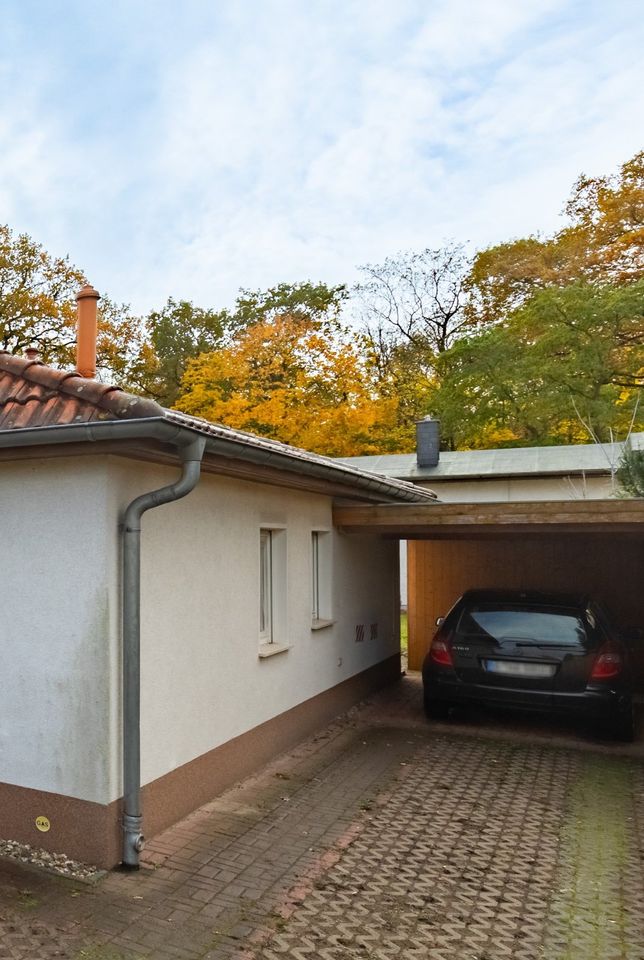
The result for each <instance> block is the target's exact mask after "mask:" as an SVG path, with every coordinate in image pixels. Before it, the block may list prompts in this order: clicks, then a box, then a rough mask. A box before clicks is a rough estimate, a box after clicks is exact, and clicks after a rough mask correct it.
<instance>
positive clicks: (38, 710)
mask: <svg viewBox="0 0 644 960" xmlns="http://www.w3.org/2000/svg"><path fill="white" fill-rule="evenodd" d="M97 299H98V294H97V293H96V291H95V290H93V289H92V288H91V287H85V288H84V289H83V290H82V291H81V292H80V293H79V295H78V302H79V321H78V369H77V370H76V371H73V372H64V371H60V370H56V369H53V368H51V367H48V366H46V365H44V364H43V363H41V362H40V361H39V360H38V359H37V357H36V355H35V352H34V351H31V352H30V353H29V355H28V356H27V357H26V358H23V357H16V356H11V355H9V354H7V353H0V529H1V530H2V544H3V550H4V563H3V576H2V608H3V610H2V612H3V616H2V626H1V636H2V651H3V657H2V662H3V670H2V700H1V703H2V706H1V715H0V717H1V719H0V780H1V781H2V782H0V836H2V837H4V838H11V839H16V840H20V841H22V842H28V843H30V844H33V845H36V846H41V847H45V848H46V849H49V850H56V851H65V852H67V853H68V854H69V855H70V856H72V857H75V858H77V859H81V860H85V861H88V862H93V863H96V864H99V865H101V866H105V867H109V866H112V865H114V864H116V863H118V862H120V861H123V862H124V863H125V864H126V865H128V866H132V867H136V866H137V864H138V854H139V851H140V849H141V846H142V843H143V834H144V833H145V834H147V835H154V834H155V833H157V832H159V831H160V830H162V829H164V828H165V827H166V826H168V825H169V824H170V823H172V822H174V821H176V820H177V819H179V818H180V817H182V816H184V815H186V814H187V813H189V812H190V811H191V810H193V809H195V808H196V807H197V806H199V805H200V804H202V803H204V802H205V801H206V800H208V799H209V798H211V797H212V796H214V795H215V794H216V793H217V792H218V791H221V790H222V789H223V788H225V787H226V786H228V785H230V784H231V783H233V782H234V781H236V780H238V779H239V778H241V777H242V776H244V775H246V774H248V773H249V772H250V771H252V770H253V769H254V768H256V767H257V766H258V765H259V764H261V763H262V762H265V761H266V760H267V759H269V758H270V757H272V756H274V755H276V754H277V753H279V752H280V751H283V750H285V749H287V748H288V747H289V746H291V745H292V744H294V743H295V742H297V741H299V740H300V739H302V738H303V737H305V736H307V735H308V734H309V733H310V732H311V731H313V730H314V729H315V728H316V727H317V726H318V725H320V724H322V723H323V722H325V721H326V720H327V719H329V718H331V717H332V716H334V715H337V713H339V712H341V711H342V710H343V709H345V708H347V707H348V706H349V705H350V704H352V703H353V702H355V701H356V700H358V699H360V698H361V697H362V696H364V695H366V694H367V693H368V692H369V691H371V690H373V689H374V688H376V687H378V686H379V685H382V684H383V683H386V682H387V681H388V680H390V679H391V678H394V677H395V676H397V675H398V674H399V672H400V665H399V632H398V631H399V627H398V611H399V598H398V545H397V543H396V541H393V540H392V541H388V540H385V539H382V538H380V537H379V536H378V535H372V534H371V533H370V532H368V531H364V532H363V533H361V534H359V535H357V536H353V535H352V536H347V535H345V534H343V533H342V532H341V531H340V530H338V529H337V528H336V527H335V526H334V522H333V509H334V506H336V505H338V504H351V503H354V504H369V503H376V504H380V503H389V504H402V503H417V504H420V503H427V504H430V505H431V504H433V503H435V496H434V494H433V493H431V492H430V491H427V490H425V489H422V488H419V487H417V486H415V485H413V484H409V483H407V482H405V481H400V480H396V479H391V478H385V477H382V478H380V477H376V476H374V475H373V474H372V473H368V472H365V471H364V470H361V469H358V468H356V467H352V466H347V465H344V464H341V463H338V462H336V461H333V460H330V459H327V458H325V457H321V456H317V455H314V454H311V453H308V452H306V451H303V450H298V449H294V448H292V447H289V446H286V445H284V444H281V443H277V442H272V441H269V440H266V439H262V438H259V437H255V436H251V435H249V434H246V433H242V432H239V431H237V430H231V429H228V428H226V427H224V426H221V425H219V424H213V423H209V422H207V421H205V420H200V419H197V418H194V417H189V416H185V415H183V414H180V413H177V412H175V411H170V410H166V409H163V408H162V407H160V406H159V405H158V404H156V403H154V402H153V401H151V400H147V399H143V398H140V397H135V396H133V395H130V394H128V393H126V392H124V391H123V390H120V389H119V388H117V387H114V386H110V385H106V384H103V383H100V382H98V381H97V380H96V379H94V374H95V337H96V301H97Z"/></svg>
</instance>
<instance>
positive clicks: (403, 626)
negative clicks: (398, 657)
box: [400, 610, 407, 653]
mask: <svg viewBox="0 0 644 960" xmlns="http://www.w3.org/2000/svg"><path fill="white" fill-rule="evenodd" d="M400 649H401V651H402V652H403V653H407V611H406V610H401V612H400Z"/></svg>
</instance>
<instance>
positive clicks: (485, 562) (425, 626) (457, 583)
mask: <svg viewBox="0 0 644 960" xmlns="http://www.w3.org/2000/svg"><path fill="white" fill-rule="evenodd" d="M334 523H335V524H336V525H337V526H338V527H340V528H341V529H342V530H343V531H345V532H346V533H347V534H349V535H350V534H352V533H360V532H364V531H365V530H367V529H368V530H370V531H371V532H373V531H377V532H379V533H380V534H381V535H382V536H383V537H391V538H396V539H401V540H407V541H408V612H409V668H410V669H412V670H419V669H420V667H421V665H422V661H423V657H424V656H425V653H426V652H427V650H428V648H429V644H430V641H431V638H432V636H433V633H434V630H435V623H436V618H437V617H439V616H443V615H444V614H445V613H446V612H447V610H448V609H449V608H450V607H451V606H452V604H453V603H454V602H455V600H456V599H458V597H459V596H460V595H461V594H462V593H463V592H464V591H465V590H467V589H474V588H487V587H499V588H511V589H525V590H530V589H532V590H543V591H557V592H566V593H578V594H589V595H592V596H594V597H596V598H597V599H598V600H599V601H600V602H601V603H602V604H603V605H604V606H605V607H606V608H607V609H608V610H609V612H610V613H611V614H612V616H613V618H614V620H615V622H616V623H617V624H618V626H619V627H620V628H621V629H622V631H623V632H624V633H625V634H626V635H629V636H634V635H636V633H637V631H638V630H641V628H642V626H644V500H620V499H616V500H568V501H565V502H551V501H534V502H522V503H520V502H505V503H441V502H436V503H428V504H404V505H382V506H353V505H339V506H336V508H335V511H334ZM643 647H644V643H642V642H641V641H640V644H639V645H636V646H635V648H634V658H633V669H634V671H635V674H636V677H635V681H636V685H637V687H638V688H639V689H644V652H643V649H642V648H643Z"/></svg>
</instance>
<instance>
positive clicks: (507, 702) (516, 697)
mask: <svg viewBox="0 0 644 960" xmlns="http://www.w3.org/2000/svg"><path fill="white" fill-rule="evenodd" d="M423 682H424V688H425V695H426V697H427V698H428V699H431V700H435V701H443V702H448V703H453V704H457V703H462V702H468V703H477V704H481V705H484V706H490V707H505V708H508V709H512V710H529V711H534V712H537V713H559V714H577V715H579V716H584V717H588V718H596V719H598V720H601V719H608V718H611V717H614V716H615V714H616V713H619V712H620V711H621V710H627V709H628V708H629V706H630V702H631V698H630V694H629V693H628V692H627V691H625V690H622V689H616V688H614V687H610V686H608V685H607V686H605V687H602V686H599V685H597V686H589V687H586V689H585V690H582V691H580V692H578V693H570V692H559V691H553V690H525V689H519V688H515V687H507V686H503V687H501V686H494V685H492V684H485V685H483V684H473V683H463V682H462V681H460V680H459V679H458V678H457V677H453V676H451V677H450V676H441V675H437V676H434V675H431V676H429V677H427V678H424V681H423Z"/></svg>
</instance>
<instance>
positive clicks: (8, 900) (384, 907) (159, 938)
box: [0, 678, 644, 960]
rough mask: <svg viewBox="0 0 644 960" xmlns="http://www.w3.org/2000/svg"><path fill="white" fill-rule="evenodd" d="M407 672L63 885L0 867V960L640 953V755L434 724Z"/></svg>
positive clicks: (603, 958)
mask: <svg viewBox="0 0 644 960" xmlns="http://www.w3.org/2000/svg"><path fill="white" fill-rule="evenodd" d="M419 704H420V690H419V682H418V678H406V680H405V681H403V683H401V684H400V686H399V687H398V688H397V689H396V690H395V691H393V692H391V691H390V692H387V693H385V694H383V695H381V696H379V697H377V698H374V700H373V702H372V703H371V704H370V705H366V706H364V707H363V708H361V709H360V710H355V711H352V712H351V714H349V715H348V716H346V717H344V718H341V719H340V720H338V721H336V722H335V723H334V724H332V725H331V726H330V727H329V728H327V730H325V731H324V732H323V733H321V734H320V735H319V736H318V737H315V738H313V739H311V740H309V741H307V742H305V743H303V744H302V745H301V746H300V747H298V748H297V749H296V750H295V751H292V752H291V753H290V754H288V755H287V756H284V757H282V758H280V759H279V760H277V761H275V762H274V763H272V764H271V765H270V766H269V767H267V768H266V769H265V770H263V771H262V772H261V773H260V774H258V775H257V776H256V777H254V778H251V779H250V780H248V781H245V782H244V783H243V784H241V785H240V786H238V787H236V788H234V789H233V790H230V791H228V792H227V793H226V794H224V795H223V796H222V797H220V798H217V799H215V800H213V801H212V802H211V803H209V804H207V805H206V806H205V807H203V808H201V809H200V810H199V811H197V812H196V813H195V814H193V815H192V816H191V817H189V818H187V819H186V820H184V821H182V822H181V823H180V824H178V825H176V826H175V827H173V828H171V829H170V830H168V831H166V832H165V833H164V834H163V835H161V836H160V837H158V838H156V839H155V841H153V842H152V843H151V844H150V845H149V847H148V849H147V850H146V854H145V869H143V870H142V871H140V872H139V873H138V874H123V873H118V872H115V873H112V874H109V875H108V876H107V877H106V878H105V879H104V880H103V881H101V882H100V883H99V884H97V885H96V886H86V885H80V884H74V883H72V882H70V881H65V880H61V879H59V878H54V877H51V876H48V875H45V874H42V873H38V872H35V871H30V870H28V869H25V868H23V867H22V866H21V865H18V864H14V863H10V862H3V863H0V960H50V958H65V960H143V958H146V960H147V958H152V960H173V958H185V960H220V958H230V957H235V958H239V960H277V958H293V960H295V958H297V960H301V958H306V957H316V958H317V957H320V958H328V960H345V958H346V960H350V958H365V960H367V958H378V960H381V958H382V960H385V958H392V957H400V958H414V957H419V958H420V957H422V958H428V960H502V958H505V957H511V958H516V960H609V958H620V960H643V958H644V882H643V881H644V876H643V866H644V859H643V857H644V849H643V847H642V837H643V836H644V766H643V764H642V759H641V752H638V751H637V750H630V751H628V750H627V751H624V750H621V751H620V750H614V749H611V748H610V746H607V745H603V746H602V745H599V746H598V747H597V748H595V745H593V744H592V743H590V744H589V743H587V742H578V741H576V740H575V739H574V738H571V737H570V736H568V735H564V736H563V737H557V736H555V737H552V738H550V739H549V740H548V739H547V738H546V737H544V736H539V735H533V736H530V732H529V728H528V729H527V731H525V730H524V731H522V732H521V733H520V734H519V735H509V736H506V735H504V731H503V729H502V728H497V729H495V728H492V729H489V728H488V729H480V728H478V727H470V726H463V727H454V726H451V725H449V724H440V725H437V724H434V725H430V724H428V723H425V721H424V720H422V718H421V716H420V712H419Z"/></svg>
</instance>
